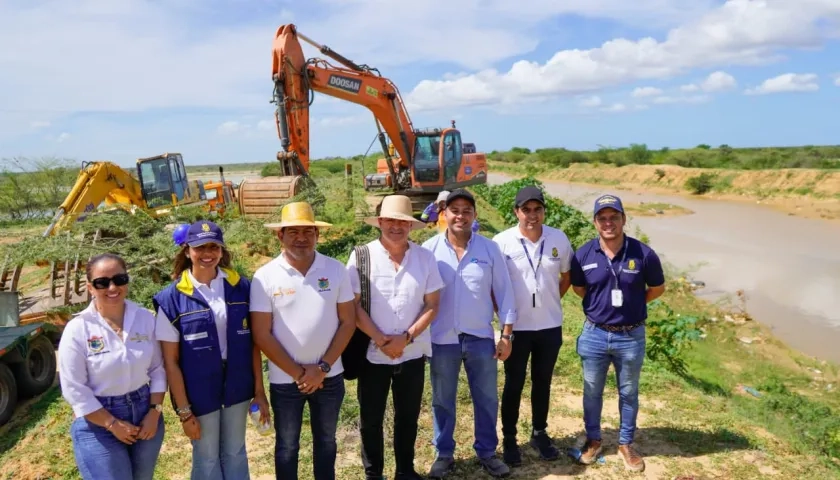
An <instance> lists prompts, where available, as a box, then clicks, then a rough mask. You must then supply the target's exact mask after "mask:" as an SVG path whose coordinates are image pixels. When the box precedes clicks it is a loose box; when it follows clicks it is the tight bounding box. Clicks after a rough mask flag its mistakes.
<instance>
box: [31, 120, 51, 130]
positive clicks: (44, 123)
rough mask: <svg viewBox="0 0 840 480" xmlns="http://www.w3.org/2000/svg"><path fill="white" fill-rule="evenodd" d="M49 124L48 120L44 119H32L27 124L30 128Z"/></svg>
mask: <svg viewBox="0 0 840 480" xmlns="http://www.w3.org/2000/svg"><path fill="white" fill-rule="evenodd" d="M50 125H51V123H50V122H47V121H44V120H33V121H32V122H29V126H30V127H31V128H34V129H39V128H47V127H49V126H50Z"/></svg>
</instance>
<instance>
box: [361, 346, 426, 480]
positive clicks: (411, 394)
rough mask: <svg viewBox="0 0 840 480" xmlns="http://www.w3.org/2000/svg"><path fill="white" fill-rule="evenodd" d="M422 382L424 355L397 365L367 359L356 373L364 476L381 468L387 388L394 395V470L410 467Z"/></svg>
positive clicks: (375, 475) (401, 471)
mask: <svg viewBox="0 0 840 480" xmlns="http://www.w3.org/2000/svg"><path fill="white" fill-rule="evenodd" d="M425 384H426V358H425V357H420V358H417V359H414V360H408V361H406V362H403V363H400V364H398V365H381V364H375V363H368V364H367V365H365V368H364V370H362V371H361V373H360V374H359V379H358V385H357V388H358V390H357V395H358V399H359V416H360V417H361V418H360V420H361V428H360V430H361V432H360V433H361V436H362V464H363V465H364V467H365V476H367V477H368V478H379V477H381V476H382V471H383V469H384V468H385V451H384V450H385V442H384V439H383V431H382V424H383V421H384V419H385V406H386V404H387V401H388V390H391V391H392V393H393V395H394V401H393V403H394V460H395V463H396V464H397V472H396V473H397V474H408V473H411V472H413V471H414V442H415V441H416V440H417V422H418V420H419V418H420V404H421V403H422V401H423V387H424V386H425Z"/></svg>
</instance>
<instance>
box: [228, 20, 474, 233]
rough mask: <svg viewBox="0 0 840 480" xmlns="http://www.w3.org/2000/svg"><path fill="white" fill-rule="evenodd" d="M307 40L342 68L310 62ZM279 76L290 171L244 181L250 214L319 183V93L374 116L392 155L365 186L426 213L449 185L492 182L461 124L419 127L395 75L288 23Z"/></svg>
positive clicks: (284, 162)
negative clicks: (315, 143)
mask: <svg viewBox="0 0 840 480" xmlns="http://www.w3.org/2000/svg"><path fill="white" fill-rule="evenodd" d="M299 39H300V40H303V41H305V42H306V43H308V44H310V45H312V46H313V47H315V48H316V49H318V51H320V52H321V54H323V55H325V56H327V57H329V58H330V59H332V60H333V61H334V62H336V63H337V64H340V66H334V65H331V64H330V63H329V62H328V61H327V60H324V59H322V58H309V59H307V58H306V57H305V56H304V54H303V48H302V46H301V43H300V41H299ZM272 79H273V81H274V94H273V99H272V103H274V104H276V105H277V107H276V111H275V121H276V124H277V135H278V137H279V138H280V145H281V146H282V151H279V152H277V160H279V161H280V164H281V174H282V176H279V177H264V178H261V179H246V180H243V181H242V183H241V184H240V187H239V204H240V210H241V212H242V213H243V214H244V215H248V216H256V217H265V216H268V215H271V214H273V213H276V212H277V211H278V209H279V208H280V207H281V206H282V205H283V204H284V203H285V202H286V201H288V199H290V198H291V197H293V196H295V195H298V194H299V193H301V191H302V190H303V189H304V188H306V187H307V186H311V185H314V183H313V182H312V179H311V177H310V176H309V162H310V148H309V133H310V130H309V106H310V105H311V104H312V102H313V100H314V93H315V92H318V93H321V94H324V95H329V96H331V97H335V98H338V99H341V100H346V101H348V102H352V103H355V104H358V105H362V106H364V107H367V108H368V109H369V110H370V111H371V112H372V113H373V117H374V121H375V123H376V128H377V130H378V132H379V135H378V139H379V143H380V145H381V147H382V152H383V154H384V155H385V158H381V159H379V161H378V162H377V171H376V173H371V174H368V175H365V178H364V186H365V190H367V191H369V192H377V191H378V192H383V191H385V192H388V193H399V194H402V195H406V196H408V197H410V198H411V199H412V203H413V205H414V208H415V210H416V211H421V210H422V209H423V208H424V207H425V206H426V205H428V203H430V202H432V201H433V200H434V199H435V198H436V196H437V194H438V193H439V192H440V191H442V190H452V189H455V188H459V187H466V186H469V185H477V184H483V183H486V182H487V158H486V156H485V154H484V153H477V152H476V149H475V145H474V144H471V143H462V141H461V133H460V132H459V131H458V130H457V129H456V128H455V121H452V126H451V127H446V128H427V129H415V128H414V125H413V124H412V122H411V118H410V117H409V115H408V111H407V110H406V107H405V104H404V103H403V100H402V97H401V96H400V93H399V90H398V89H397V86H396V85H394V83H393V82H392V81H391V80H389V79H388V78H385V77H383V76H382V75H381V74H380V73H379V71H378V70H377V69H375V68H372V67H369V66H367V65H359V64H356V63H355V62H353V61H351V60H348V59H347V58H345V57H344V56H342V55H340V54H338V53H336V52H335V51H333V50H332V49H330V48H329V47H327V46H326V45H319V44H318V43H316V42H314V41H312V40H311V39H309V38H307V37H306V36H305V35H303V34H301V33H299V32H298V31H297V28H296V27H295V25H292V24H287V25H282V26H280V27H279V28H278V29H277V32H276V33H275V35H274V45H273V60H272ZM379 198H380V199H381V196H380V197H379ZM369 202H370V201H369Z"/></svg>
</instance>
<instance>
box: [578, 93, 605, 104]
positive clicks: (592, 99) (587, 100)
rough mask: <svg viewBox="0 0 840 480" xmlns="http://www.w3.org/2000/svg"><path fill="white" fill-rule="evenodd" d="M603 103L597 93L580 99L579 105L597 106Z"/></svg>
mask: <svg viewBox="0 0 840 480" xmlns="http://www.w3.org/2000/svg"><path fill="white" fill-rule="evenodd" d="M603 103H604V102H603V100H601V97H599V96H598V95H592V96H591V97H586V98H583V99H581V100H580V105H581V106H583V107H598V106H600V105H602V104H603Z"/></svg>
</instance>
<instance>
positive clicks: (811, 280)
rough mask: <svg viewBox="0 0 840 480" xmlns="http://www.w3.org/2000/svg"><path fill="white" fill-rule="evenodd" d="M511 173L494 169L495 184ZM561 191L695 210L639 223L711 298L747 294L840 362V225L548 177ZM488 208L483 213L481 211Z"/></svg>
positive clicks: (807, 343) (793, 334)
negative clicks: (693, 269) (610, 195)
mask: <svg viewBox="0 0 840 480" xmlns="http://www.w3.org/2000/svg"><path fill="white" fill-rule="evenodd" d="M507 180H509V177H506V176H504V175H501V174H493V175H491V176H490V183H491V184H498V183H503V182H505V181H507ZM544 183H545V186H546V190H547V191H548V193H550V194H551V195H553V196H556V197H559V198H561V199H563V200H564V201H566V202H568V203H571V204H573V205H575V206H577V207H580V208H582V209H583V210H584V212H591V211H592V202H593V200H594V199H595V198H596V197H597V196H598V195H600V194H603V193H613V194H619V196H620V197H621V198H622V200H623V201H624V202H625V203H630V202H634V203H638V202H648V203H651V202H661V203H673V204H675V205H679V206H682V207H685V208H688V209H690V210H692V211H693V212H695V213H693V214H691V215H682V216H653V217H646V216H639V217H631V218H630V219H629V221H628V230H627V231H628V232H630V233H631V234H632V232H633V229H634V228H635V226H636V225H638V226H639V227H640V228H641V229H642V231H643V232H644V233H646V234H647V235H648V236H649V237H650V239H651V243H652V245H653V247H654V248H655V249H656V250H657V252H659V253H660V254H661V256H662V257H663V258H664V259H667V260H668V261H669V262H671V263H672V264H674V265H676V266H677V267H679V268H690V267H697V268H696V272H695V273H693V274H692V276H693V277H694V278H696V279H698V280H702V281H704V282H705V283H706V288H705V289H703V290H701V291H700V293H701V294H702V295H704V296H708V297H709V298H710V299H715V298H719V297H720V296H722V295H726V294H734V293H735V292H736V291H737V290H739V289H742V290H744V291H745V292H746V294H747V302H746V306H747V311H748V312H749V313H750V315H752V316H753V317H754V318H755V319H757V320H758V321H760V322H762V323H763V324H765V325H768V326H770V327H771V328H772V329H773V331H774V333H775V334H776V335H777V336H778V337H779V338H780V339H781V340H782V341H784V342H786V343H787V344H788V345H789V346H791V347H793V348H795V349H797V350H799V351H801V352H803V353H806V354H808V355H813V356H816V357H819V358H822V359H826V360H830V361H833V362H836V363H840V348H838V347H837V345H840V249H837V248H836V246H835V245H836V242H837V239H838V238H840V225H838V224H837V223H835V222H828V221H824V220H813V219H806V218H799V217H793V216H789V215H785V214H783V213H780V212H778V211H776V210H772V209H770V208H767V207H763V206H759V205H750V204H744V203H734V202H725V201H717V200H704V199H702V198H698V199H688V198H683V197H678V196H668V195H659V194H637V193H629V192H611V191H609V190H608V189H603V190H602V189H597V188H593V187H587V186H580V185H574V184H568V183H560V182H551V181H546V182H544ZM479 214H480V213H479Z"/></svg>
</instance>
